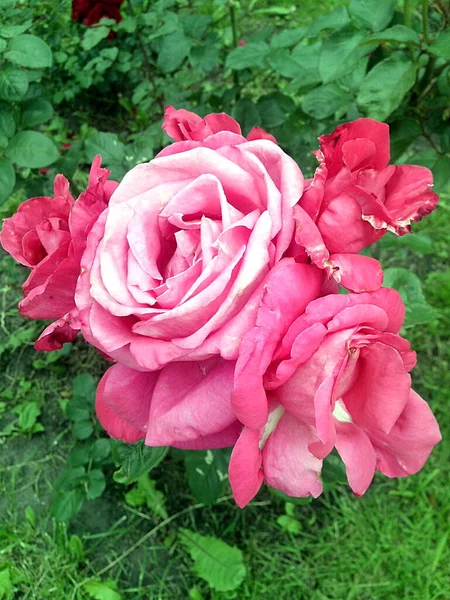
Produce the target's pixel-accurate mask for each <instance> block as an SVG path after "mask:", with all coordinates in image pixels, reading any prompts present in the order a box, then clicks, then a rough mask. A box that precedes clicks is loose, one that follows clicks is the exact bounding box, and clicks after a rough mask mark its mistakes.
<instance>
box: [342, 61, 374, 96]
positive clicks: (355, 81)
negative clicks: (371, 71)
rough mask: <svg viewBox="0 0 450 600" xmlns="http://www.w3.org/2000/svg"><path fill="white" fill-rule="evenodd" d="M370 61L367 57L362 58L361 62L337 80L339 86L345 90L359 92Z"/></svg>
mask: <svg viewBox="0 0 450 600" xmlns="http://www.w3.org/2000/svg"><path fill="white" fill-rule="evenodd" d="M368 62H369V59H368V58H367V57H364V58H362V59H361V60H360V61H359V63H358V64H357V65H355V66H354V67H353V69H352V70H351V71H350V73H348V74H347V75H344V76H343V77H341V78H340V79H338V80H337V81H336V83H337V84H338V86H339V87H340V88H341V89H342V90H344V92H357V91H358V90H359V88H360V87H361V84H362V82H363V80H364V77H365V75H366V70H367V64H368Z"/></svg>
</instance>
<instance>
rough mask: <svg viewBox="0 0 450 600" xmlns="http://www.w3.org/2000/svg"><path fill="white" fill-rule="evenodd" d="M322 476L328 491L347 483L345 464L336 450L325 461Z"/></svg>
mask: <svg viewBox="0 0 450 600" xmlns="http://www.w3.org/2000/svg"><path fill="white" fill-rule="evenodd" d="M321 476H322V481H323V485H324V488H325V490H326V491H328V490H330V489H333V488H334V487H336V486H337V485H338V484H339V485H342V484H345V483H347V472H346V469H345V464H344V463H343V462H342V460H341V458H340V456H339V455H338V454H337V453H336V452H335V451H334V452H333V454H329V455H328V456H327V457H326V458H325V460H324V461H323V465H322V474H321Z"/></svg>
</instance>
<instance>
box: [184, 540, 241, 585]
mask: <svg viewBox="0 0 450 600" xmlns="http://www.w3.org/2000/svg"><path fill="white" fill-rule="evenodd" d="M180 534H181V538H180V539H181V542H182V544H183V545H184V546H185V547H186V549H187V550H188V552H189V554H190V555H191V557H192V559H193V561H194V570H195V571H196V572H197V574H198V575H199V576H200V577H201V578H202V579H204V580H205V581H207V582H208V584H209V585H210V586H211V587H212V588H213V589H215V590H217V591H218V592H227V591H231V590H235V589H236V588H238V587H239V586H240V585H241V583H242V582H243V581H244V579H245V576H246V574H247V569H246V567H245V564H244V557H243V555H242V552H241V551H240V550H239V549H238V548H236V547H235V546H229V545H228V544H226V543H225V542H223V541H222V540H219V539H217V538H215V537H212V536H203V535H199V534H198V533H194V532H193V531H190V530H189V529H180Z"/></svg>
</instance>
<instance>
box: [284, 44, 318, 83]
mask: <svg viewBox="0 0 450 600" xmlns="http://www.w3.org/2000/svg"><path fill="white" fill-rule="evenodd" d="M321 48H322V42H316V43H315V44H312V45H311V46H303V45H298V46H296V47H295V48H294V50H293V51H292V58H293V59H294V60H295V61H296V62H297V63H298V64H299V65H300V68H299V72H298V75H297V77H296V78H295V79H294V81H293V82H292V84H291V86H292V89H293V90H295V91H297V90H299V89H301V88H305V87H309V86H311V85H316V84H317V83H320V82H321V81H322V80H321V78H320V75H319V56H320V50H321Z"/></svg>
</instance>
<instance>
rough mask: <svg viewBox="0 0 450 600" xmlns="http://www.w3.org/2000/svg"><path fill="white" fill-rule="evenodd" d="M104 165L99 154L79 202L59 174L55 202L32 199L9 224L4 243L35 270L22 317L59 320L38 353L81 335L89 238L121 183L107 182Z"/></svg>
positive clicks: (1, 239)
mask: <svg viewBox="0 0 450 600" xmlns="http://www.w3.org/2000/svg"><path fill="white" fill-rule="evenodd" d="M100 165H101V157H100V156H97V157H96V158H95V159H94V161H93V163H92V167H91V172H90V175H89V184H88V188H87V190H86V191H85V192H83V193H82V194H80V196H79V198H78V199H77V200H76V201H75V200H74V199H73V197H72V196H71V194H70V192H69V182H68V181H67V179H66V178H65V177H64V176H63V175H57V176H56V178H55V183H54V197H53V198H50V197H46V196H42V197H38V198H31V200H27V201H26V202H23V203H22V204H21V205H20V206H19V208H18V210H17V213H15V214H14V215H13V216H12V217H11V218H9V219H5V221H4V224H3V229H2V231H1V233H0V243H1V245H2V246H3V248H4V249H5V250H6V251H7V252H8V253H9V254H11V256H12V257H13V258H14V259H15V260H16V261H17V262H19V263H21V264H22V265H24V266H26V267H28V268H29V269H30V270H31V273H30V275H29V277H28V279H27V280H26V281H25V283H24V284H23V294H24V298H23V300H22V301H21V302H20V303H19V310H20V313H21V314H22V315H23V316H24V317H27V318H29V319H56V321H55V322H54V323H52V325H50V326H49V327H47V329H46V330H45V331H44V332H43V333H42V335H41V337H40V338H39V340H38V341H37V342H36V346H35V347H36V349H38V350H56V349H57V348H61V347H62V344H63V343H64V342H67V341H73V340H74V339H75V337H76V335H77V331H78V329H79V324H78V311H77V309H76V307H75V300H74V295H75V288H76V284H77V279H78V275H79V273H80V260H81V255H82V254H83V251H84V248H85V246H86V236H87V233H88V232H89V229H90V228H91V227H92V224H93V223H94V222H95V221H96V219H97V217H98V216H99V214H100V213H101V212H102V211H103V210H104V208H106V205H107V203H108V201H109V198H110V196H111V194H112V192H113V191H114V189H115V188H116V187H117V185H118V184H117V183H116V182H114V181H107V178H108V176H109V171H107V170H106V169H102V168H100Z"/></svg>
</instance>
